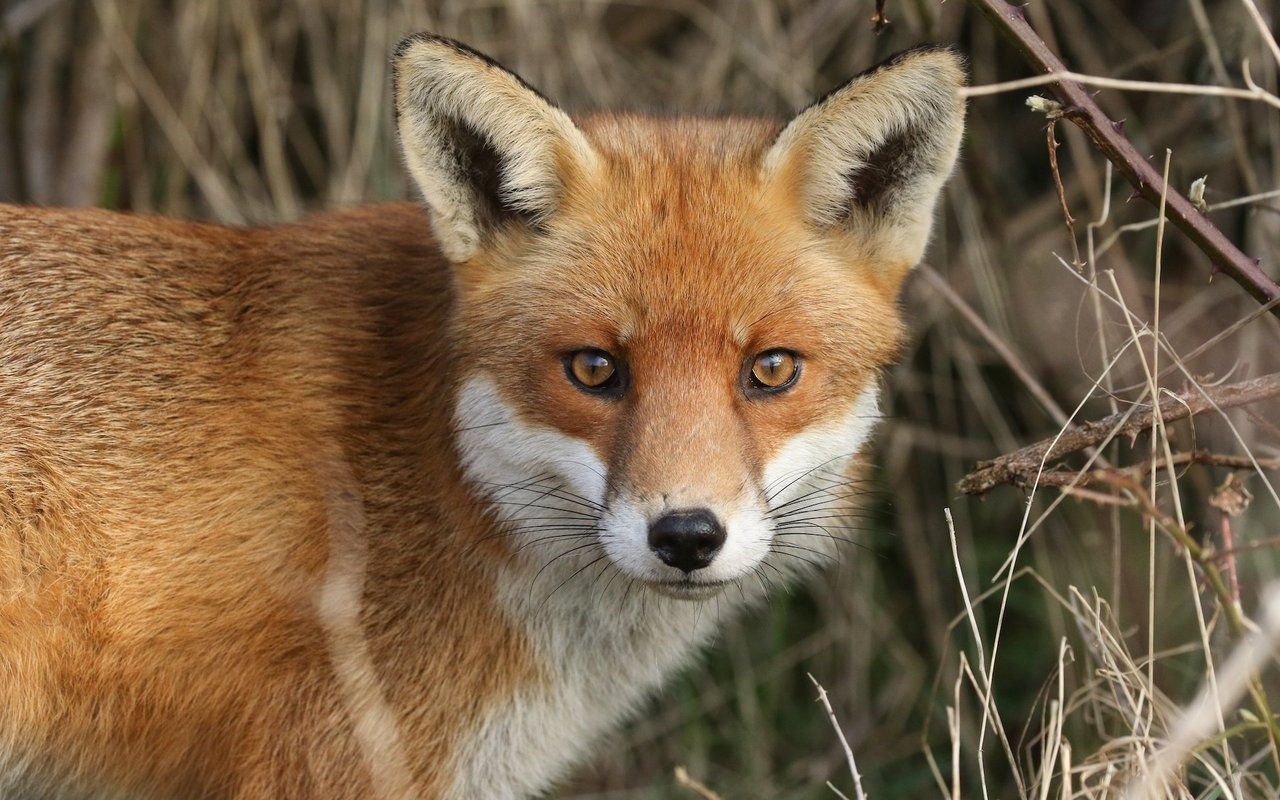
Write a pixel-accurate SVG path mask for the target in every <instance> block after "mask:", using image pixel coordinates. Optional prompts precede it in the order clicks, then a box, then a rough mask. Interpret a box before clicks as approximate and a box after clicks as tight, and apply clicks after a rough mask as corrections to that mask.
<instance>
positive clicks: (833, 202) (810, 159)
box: [764, 47, 965, 278]
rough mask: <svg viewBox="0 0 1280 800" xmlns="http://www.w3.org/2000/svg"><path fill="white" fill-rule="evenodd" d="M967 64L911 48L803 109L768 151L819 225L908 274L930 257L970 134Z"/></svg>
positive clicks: (771, 166)
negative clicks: (946, 191) (950, 179)
mask: <svg viewBox="0 0 1280 800" xmlns="http://www.w3.org/2000/svg"><path fill="white" fill-rule="evenodd" d="M964 83H965V73H964V66H963V62H962V61H961V59H960V57H959V56H958V55H956V54H955V53H953V52H952V51H950V50H947V49H945V48H938V47H923V48H917V49H915V50H908V51H907V52H905V53H900V54H899V55H896V56H894V57H893V58H891V59H889V60H888V61H885V62H884V63H882V64H880V65H879V66H876V67H873V68H872V69H870V70H868V71H867V72H864V73H862V74H861V75H859V76H858V77H856V78H854V79H852V80H850V81H849V82H848V83H846V84H844V85H843V86H841V87H839V88H838V89H836V90H835V91H833V92H831V93H830V94H828V95H827V96H826V97H824V98H822V99H821V100H819V101H818V102H816V103H814V104H813V105H811V106H809V107H808V108H807V109H805V110H804V111H802V112H800V114H799V115H797V116H796V118H795V119H793V120H792V121H791V122H790V123H789V124H788V125H787V126H786V127H785V128H784V129H783V130H782V132H781V133H780V134H778V138H777V140H776V141H775V142H774V144H773V146H772V148H771V149H770V150H769V151H768V153H767V155H766V156H765V161H764V168H765V173H766V178H767V179H769V180H774V181H781V182H783V185H784V190H785V191H787V192H790V193H791V194H792V195H793V196H794V198H795V199H796V200H797V201H798V202H799V204H800V206H801V209H802V212H803V213H804V214H805V215H806V216H807V217H808V219H809V221H810V222H811V223H812V224H814V225H816V226H818V227H820V228H823V229H840V230H842V231H844V232H846V233H847V234H850V235H852V236H854V237H856V239H855V240H856V241H857V242H858V244H859V245H860V246H861V248H862V250H863V252H864V253H865V255H866V257H867V258H869V259H870V260H871V261H872V262H873V263H875V264H876V265H878V266H881V267H882V268H887V269H890V270H893V271H894V272H895V273H898V274H897V275H896V277H899V278H900V277H902V276H903V275H905V274H906V271H907V270H909V269H910V268H911V267H913V266H915V265H916V264H917V263H918V262H919V261H920V259H921V257H922V256H923V255H924V248H925V245H926V244H927V243H928V239H929V230H930V228H931V227H932V224H933V208H934V205H935V203H936V202H937V199H938V194H939V192H940V190H941V189H942V185H943V183H944V182H945V181H946V179H947V176H948V175H949V174H950V173H951V169H952V167H953V166H954V165H955V162H956V156H957V154H958V153H959V150H960V137H961V134H962V133H963V131H964V101H963V100H962V99H961V97H960V94H959V91H958V90H959V89H960V87H961V86H963V85H964Z"/></svg>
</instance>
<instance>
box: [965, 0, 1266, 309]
mask: <svg viewBox="0 0 1280 800" xmlns="http://www.w3.org/2000/svg"><path fill="white" fill-rule="evenodd" d="M970 2H971V3H972V4H973V5H974V6H976V7H977V8H978V10H979V11H981V12H982V13H983V15H985V16H986V17H987V19H988V20H989V21H990V22H991V23H992V24H993V25H994V26H995V27H996V28H997V29H998V30H1000V32H1001V33H1003V34H1004V35H1005V36H1007V37H1008V38H1009V39H1011V40H1012V41H1013V43H1014V45H1015V46H1016V47H1017V48H1018V50H1019V51H1020V52H1021V53H1022V55H1023V57H1024V58H1026V60H1027V61H1028V62H1030V63H1031V64H1032V65H1033V66H1034V67H1035V68H1036V69H1038V70H1040V71H1041V72H1066V71H1067V68H1066V67H1065V66H1063V64H1062V62H1061V61H1060V60H1059V59H1058V57H1057V56H1056V55H1055V54H1054V53H1053V51H1052V50H1050V49H1049V46H1048V45H1046V44H1045V43H1044V40H1042V39H1041V38H1040V37H1039V36H1038V35H1037V34H1036V32H1035V31H1033V30H1032V29H1031V26H1030V25H1029V24H1027V20H1026V17H1025V14H1024V12H1023V10H1022V9H1021V8H1020V7H1017V6H1013V5H1010V4H1009V3H1007V2H1005V0H970ZM1051 88H1052V91H1053V93H1054V95H1055V96H1056V97H1057V99H1058V101H1059V102H1060V103H1062V106H1063V116H1064V117H1065V118H1066V119H1069V120H1071V121H1072V122H1074V123H1075V124H1076V125H1078V126H1079V127H1080V129H1081V130H1083V131H1084V132H1085V134H1086V135H1088V137H1089V138H1090V139H1091V140H1092V141H1093V143H1094V145H1095V146H1096V147H1097V148H1098V149H1099V150H1100V151H1102V153H1103V155H1105V156H1106V157H1107V158H1108V159H1110V161H1111V162H1112V163H1113V164H1115V166H1116V168H1117V169H1118V170H1120V172H1121V173H1123V174H1124V176H1125V177H1126V178H1127V179H1128V180H1129V182H1130V183H1132V184H1133V185H1134V186H1135V187H1136V188H1137V191H1138V193H1139V194H1141V195H1142V196H1143V197H1145V198H1146V199H1147V200H1149V201H1150V202H1151V203H1152V204H1158V203H1159V202H1160V198H1161V196H1162V195H1167V198H1168V199H1167V203H1168V215H1169V219H1170V220H1171V221H1172V222H1173V223H1174V224H1175V225H1177V226H1178V228H1179V229H1181V230H1182V232H1183V233H1184V234H1186V235H1187V237H1188V238H1190V239H1191V241H1192V242H1193V243H1194V244H1195V245H1196V247H1198V248H1199V249H1200V250H1201V252H1203V253H1204V254H1205V255H1207V256H1208V257H1209V258H1210V260H1211V261H1212V262H1213V267H1214V269H1215V270H1221V271H1222V272H1225V273H1226V274H1227V275H1228V276H1230V277H1231V279H1232V280H1234V281H1235V282H1236V283H1238V284H1240V285H1241V286H1242V287H1244V289H1245V291H1247V292H1248V293H1249V294H1250V295H1252V296H1253V297H1254V298H1255V299H1257V300H1258V301H1259V302H1263V303H1265V302H1268V301H1270V300H1272V299H1274V298H1277V297H1280V284H1277V283H1276V282H1275V280H1273V279H1272V278H1271V277H1270V276H1269V275H1267V273H1266V272H1265V271H1263V269H1262V268H1261V267H1260V266H1259V265H1258V261H1257V260H1256V259H1253V258H1250V257H1249V256H1247V255H1245V254H1244V253H1243V252H1241V251H1240V249H1239V248H1238V247H1236V246H1235V244H1233V243H1232V242H1231V240H1230V239H1228V238H1227V237H1226V236H1225V235H1224V234H1223V233H1222V231H1220V230H1218V228H1217V226H1215V225H1214V224H1213V223H1212V222H1210V221H1209V218H1208V217H1206V216H1205V215H1204V214H1203V213H1202V212H1201V211H1200V210H1199V209H1197V208H1196V207H1195V206H1194V205H1192V203H1191V201H1190V200H1188V199H1187V198H1185V197H1183V196H1182V195H1181V194H1179V193H1178V192H1176V191H1174V190H1173V189H1172V188H1168V187H1166V186H1165V185H1164V180H1163V179H1162V178H1161V176H1160V173H1159V172H1157V171H1156V169H1155V167H1153V166H1152V165H1151V164H1150V163H1148V162H1147V159H1145V158H1143V156H1142V154H1141V153H1139V152H1138V150H1137V149H1136V148H1135V147H1134V146H1133V144H1132V143H1131V142H1130V141H1129V140H1128V138H1126V137H1125V135H1124V134H1123V133H1122V132H1121V129H1120V128H1121V126H1120V124H1119V123H1115V122H1112V121H1111V120H1110V119H1108V118H1107V115H1106V114H1105V113H1103V111H1102V109H1101V108H1099V106H1098V104H1097V103H1095V102H1094V101H1093V98H1092V97H1091V96H1090V95H1089V93H1088V92H1086V91H1085V89H1084V87H1083V86H1082V85H1080V84H1078V83H1075V82H1070V81H1059V82H1057V83H1054V84H1052V85H1051ZM1272 313H1273V314H1275V315H1276V316H1280V307H1277V308H1275V309H1273V310H1272Z"/></svg>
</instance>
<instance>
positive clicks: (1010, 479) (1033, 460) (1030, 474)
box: [957, 372, 1280, 494]
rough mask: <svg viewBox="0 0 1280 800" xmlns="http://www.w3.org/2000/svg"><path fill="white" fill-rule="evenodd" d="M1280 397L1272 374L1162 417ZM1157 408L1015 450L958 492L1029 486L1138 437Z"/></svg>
mask: <svg viewBox="0 0 1280 800" xmlns="http://www.w3.org/2000/svg"><path fill="white" fill-rule="evenodd" d="M1277 396H1280V373H1275V372H1273V373H1271V374H1269V375H1263V376H1261V377H1258V378H1252V379H1250V380H1247V381H1241V382H1240V383H1233V384H1229V385H1227V386H1207V387H1204V389H1203V390H1201V389H1195V390H1192V391H1189V392H1184V393H1182V394H1179V395H1170V396H1165V397H1164V398H1162V399H1161V400H1160V405H1159V407H1160V416H1161V418H1162V419H1163V420H1164V422H1165V423H1169V422H1174V421H1176V420H1180V419H1184V418H1186V417H1189V416H1192V415H1194V414H1199V413H1201V412H1204V411H1209V410H1211V409H1213V408H1215V407H1217V408H1235V407H1236V406H1242V405H1248V404H1250V403H1255V402H1257V401H1259V400H1265V399H1268V398H1271V397H1277ZM1151 422H1152V409H1151V408H1143V409H1139V410H1136V411H1135V410H1130V411H1125V412H1121V413H1118V414H1112V415H1111V416H1108V417H1103V418H1102V419H1099V420H1094V421H1093V422H1087V423H1085V424H1084V425H1081V426H1080V427H1078V428H1075V429H1073V430H1069V431H1067V432H1066V433H1064V434H1063V435H1062V436H1059V437H1057V440H1056V442H1055V440H1054V439H1045V440H1043V441H1040V442H1037V443H1035V444H1033V445H1028V446H1027V447H1024V448H1022V449H1021V450H1015V451H1014V452H1012V453H1007V454H1005V455H1002V456H1000V457H999V458H996V459H993V460H991V461H980V462H978V464H977V466H976V467H975V469H974V470H973V471H972V472H970V473H969V474H968V475H966V476H965V477H964V478H962V479H961V480H960V482H959V483H958V484H957V488H959V489H960V491H961V492H964V493H965V494H983V493H985V492H987V491H989V490H991V489H992V488H994V487H996V486H999V485H1001V484H1004V483H1012V484H1014V485H1016V486H1029V485H1030V484H1031V483H1032V481H1034V480H1035V477H1036V475H1037V474H1038V473H1039V471H1040V465H1041V464H1043V463H1045V462H1048V461H1052V460H1054V459H1057V458H1061V457H1062V456H1065V455H1068V454H1070V453H1074V452H1076V451H1078V450H1083V449H1084V448H1086V447H1091V446H1093V445H1096V444H1099V443H1100V442H1103V441H1104V440H1106V439H1107V438H1108V437H1110V436H1111V435H1112V431H1113V430H1116V429H1117V427H1118V430H1117V431H1116V434H1115V435H1128V436H1136V435H1137V434H1139V433H1141V432H1143V431H1146V430H1149V429H1150V428H1151Z"/></svg>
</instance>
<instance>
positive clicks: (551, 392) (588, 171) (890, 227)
mask: <svg viewBox="0 0 1280 800" xmlns="http://www.w3.org/2000/svg"><path fill="white" fill-rule="evenodd" d="M395 72H396V82H395V103H396V109H397V120H398V123H397V124H398V128H399V134H400V140H401V144H402V147H403V150H404V157H405V160H406V163H407V165H408V168H409V170H410V172H411V173H412V175H413V178H414V179H415V181H416V183H417V185H418V188H419V189H420V190H421V192H422V194H423V196H424V197H425V200H426V205H427V208H428V212H429V216H430V219H431V223H432V226H433V229H434V231H435V234H436V238H437V240H438V242H439V245H440V247H441V249H442V251H443V252H444V254H445V255H446V256H447V258H448V259H449V260H450V261H451V262H452V263H453V270H454V284H455V288H456V299H455V302H456V304H455V307H454V310H453V317H452V326H453V327H452V343H451V346H452V347H453V350H452V353H453V355H452V357H453V358H454V359H455V360H456V368H457V374H458V375H459V378H458V385H457V388H456V391H457V396H456V401H455V403H456V405H455V419H454V422H455V427H454V431H455V437H456V443H457V447H458V450H459V453H460V457H461V460H462V464H463V467H464V470H465V473H466V475H467V477H468V479H469V480H470V481H471V482H472V483H473V485H474V487H475V489H476V491H477V492H478V493H479V494H480V495H481V496H482V497H483V498H485V500H486V501H487V502H489V503H491V504H492V506H493V507H494V509H495V510H496V511H497V513H498V514H499V515H500V516H501V517H502V518H503V519H504V520H505V521H506V523H507V524H508V526H509V532H510V535H511V537H512V539H511V540H512V541H513V542H514V544H513V545H512V548H513V549H514V550H516V551H522V552H526V553H528V554H530V555H531V556H532V557H533V559H534V562H535V563H537V562H542V563H544V564H546V563H551V562H553V561H555V560H556V559H557V558H564V559H566V563H571V564H574V565H575V569H577V570H579V571H580V570H583V569H587V568H591V569H592V570H593V572H594V571H596V570H598V571H599V574H603V573H604V572H605V571H607V570H610V569H612V570H615V571H616V573H617V574H620V575H622V576H624V577H625V578H626V579H628V580H626V581H624V583H626V584H628V585H630V584H633V583H641V584H643V585H645V586H647V587H649V588H652V589H655V590H657V591H659V592H661V593H663V594H667V595H673V596H677V597H686V598H703V597H708V596H711V595H713V594H715V593H716V592H717V591H719V590H720V589H721V588H722V587H724V586H726V585H730V584H735V583H736V584H738V585H739V586H741V585H742V584H743V583H744V582H747V581H753V582H755V583H757V584H758V583H759V582H761V581H763V582H765V583H768V582H769V578H770V576H771V575H772V574H773V573H774V572H778V573H782V572H785V571H787V570H788V568H790V567H796V566H800V565H803V564H806V563H812V562H814V561H820V560H822V558H823V557H824V556H826V555H828V554H830V552H831V544H832V540H833V539H836V538H840V534H839V531H840V530H841V529H842V528H844V527H846V526H844V525H842V524H841V521H842V519H843V518H844V517H843V515H844V513H845V505H844V501H845V500H847V498H848V497H849V496H850V495H851V494H853V493H854V491H853V490H852V489H851V488H850V484H849V481H848V478H847V477H846V476H847V474H848V468H849V466H850V464H851V462H852V461H853V460H854V459H855V457H856V455H857V453H858V451H859V450H860V448H861V447H862V446H863V444H864V443H865V441H866V440H867V437H868V435H869V433H870V431H871V429H872V426H873V424H874V422H875V421H876V418H877V415H878V411H877V408H878V406H877V375H878V372H879V370H880V369H881V368H882V367H883V366H885V365H886V364H888V363H889V362H891V361H892V359H893V358H894V355H895V353H896V351H897V349H898V347H899V341H900V338H901V335H902V331H901V322H900V318H899V312H898V309H897V294H898V289H899V286H900V284H901V282H902V280H903V278H904V277H905V276H906V274H907V273H908V271H909V270H910V269H911V268H912V266H914V265H915V264H916V263H917V262H918V261H919V260H920V258H921V256H922V254H923V252H924V248H925V245H926V242H927V240H928V238H929V232H930V228H931V226H932V219H933V212H934V206H935V203H936V201H937V198H938V195H939V192H940V190H941V188H942V185H943V183H944V181H945V180H946V178H947V176H948V174H949V173H950V172H951V169H952V167H953V165H954V163H955V161H956V157H957V153H958V150H959V146H960V138H961V133H962V129H963V118H964V107H963V102H962V100H961V99H960V96H959V93H958V91H957V90H958V89H959V87H960V86H961V85H962V84H963V82H964V71H963V68H962V64H961V61H960V59H959V58H958V57H957V56H956V55H955V54H953V53H952V52H950V51H948V50H945V49H936V48H935V49H929V48H922V49H916V50H913V51H909V52H907V53H904V54H901V55H899V56H897V57H895V58H893V59H891V60H890V61H888V62H885V63H884V64H882V65H880V66H879V67H876V68H874V69H872V70H870V71H868V72H866V73H864V74H862V75H860V76H858V77H856V78H854V79H852V80H851V81H849V82H848V83H846V84H844V85H843V86H841V87H839V88H838V89H836V90H835V91H833V92H831V93H830V94H828V95H826V96H825V97H823V98H822V99H820V100H818V101H817V102H816V103H814V104H813V105H811V106H810V107H808V108H807V109H805V110H804V111H802V112H800V114H799V115H797V116H796V117H795V118H794V119H792V120H791V121H790V122H789V123H786V124H785V125H784V124H781V123H776V122H773V121H769V120H756V119H670V120H660V119H651V118H646V117H640V116H627V115H596V116H587V117H583V118H579V119H572V118H570V117H569V116H568V115H567V114H566V113H564V112H563V111H561V110H560V109H559V108H557V107H556V106H554V105H553V104H552V103H551V102H549V101H548V100H547V99H546V98H544V97H542V96H541V95H539V94H538V93H537V92H536V91H535V90H533V89H532V88H530V87H529V86H528V85H526V84H525V83H524V82H522V81H521V80H520V78H518V77H516V76H515V75H513V74H512V73H510V72H508V71H506V70H504V69H503V68H502V67H500V66H498V65H497V64H495V63H494V62H492V61H490V60H489V59H487V58H485V57H484V56H482V55H480V54H478V53H475V52H474V51H472V50H470V49H468V48H466V47H464V46H463V45H460V44H458V43H456V42H453V41H450V40H448V39H444V38H440V37H436V36H430V35H418V36H415V37H412V38H410V39H408V40H406V41H405V42H404V43H402V44H401V46H400V47H399V49H398V51H397V54H396V61H395ZM615 577H616V576H615Z"/></svg>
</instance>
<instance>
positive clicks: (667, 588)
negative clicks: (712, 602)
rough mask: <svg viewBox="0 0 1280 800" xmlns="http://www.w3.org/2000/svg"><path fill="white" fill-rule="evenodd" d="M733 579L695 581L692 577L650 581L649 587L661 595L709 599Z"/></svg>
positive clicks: (677, 597) (689, 598)
mask: <svg viewBox="0 0 1280 800" xmlns="http://www.w3.org/2000/svg"><path fill="white" fill-rule="evenodd" d="M730 583H732V581H695V580H692V579H690V578H685V579H684V580H678V581H648V585H649V588H651V589H653V590H654V591H655V592H657V593H658V594H661V595H666V596H667V597H674V598H676V599H677V600H709V599H711V598H712V597H715V596H716V595H718V594H720V592H722V591H724V588H725V587H726V586H728V585H729V584H730Z"/></svg>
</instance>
